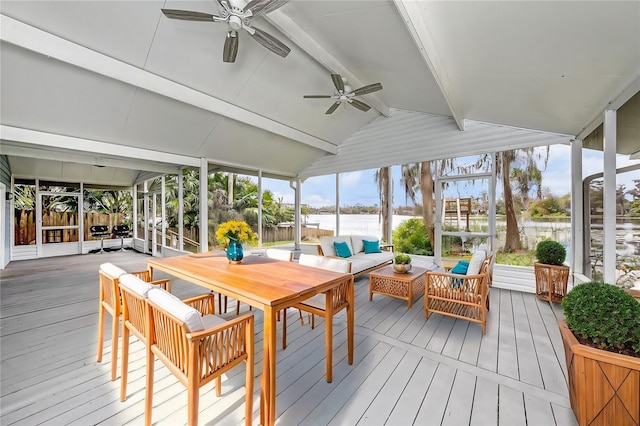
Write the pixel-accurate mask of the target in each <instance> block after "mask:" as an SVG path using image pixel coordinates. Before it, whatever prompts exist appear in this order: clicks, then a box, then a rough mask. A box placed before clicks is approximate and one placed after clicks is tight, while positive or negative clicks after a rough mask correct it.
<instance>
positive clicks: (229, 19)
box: [161, 0, 291, 62]
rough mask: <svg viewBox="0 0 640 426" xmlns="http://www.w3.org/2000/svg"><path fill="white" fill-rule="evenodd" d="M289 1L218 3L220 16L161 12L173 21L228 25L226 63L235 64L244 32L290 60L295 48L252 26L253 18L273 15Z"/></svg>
mask: <svg viewBox="0 0 640 426" xmlns="http://www.w3.org/2000/svg"><path fill="white" fill-rule="evenodd" d="M287 1H289V0H252V1H250V2H249V3H247V4H246V5H245V4H244V3H245V2H244V1H240V0H217V1H216V4H217V6H218V11H219V15H213V14H210V13H203V12H194V11H190V10H178V9H161V10H162V13H163V14H164V15H165V16H166V17H167V18H170V19H180V20H183V21H199V22H226V23H227V25H228V26H229V31H228V32H227V38H226V39H225V42H224V48H223V51H222V60H223V61H224V62H235V60H236V56H237V54H238V31H240V30H241V29H244V30H245V31H246V32H247V33H248V34H249V35H250V36H251V37H252V38H253V39H254V40H255V41H257V42H258V43H260V44H261V45H262V46H264V47H265V48H266V49H269V50H270V51H271V52H273V53H275V54H276V55H278V56H281V57H283V58H284V57H286V56H287V55H288V54H289V52H291V49H290V48H289V47H288V46H287V45H285V44H284V43H282V42H281V41H280V40H278V39H277V38H275V37H274V36H272V35H271V34H269V33H267V32H265V31H263V30H260V29H259V28H256V27H254V26H252V25H251V19H252V18H255V17H258V16H261V15H264V14H266V13H269V12H272V11H274V10H276V9H278V8H279V7H281V6H282V5H284V4H285V3H287Z"/></svg>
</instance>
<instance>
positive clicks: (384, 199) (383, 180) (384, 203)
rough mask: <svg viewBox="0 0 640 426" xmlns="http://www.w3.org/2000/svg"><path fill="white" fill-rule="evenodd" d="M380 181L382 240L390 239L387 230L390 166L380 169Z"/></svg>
mask: <svg viewBox="0 0 640 426" xmlns="http://www.w3.org/2000/svg"><path fill="white" fill-rule="evenodd" d="M379 179H380V181H379V183H378V188H379V191H380V215H381V216H382V240H384V241H388V240H389V238H387V232H388V230H389V197H390V194H389V179H390V176H389V167H383V168H381V169H380V177H379Z"/></svg>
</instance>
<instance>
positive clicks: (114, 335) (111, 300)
mask: <svg viewBox="0 0 640 426" xmlns="http://www.w3.org/2000/svg"><path fill="white" fill-rule="evenodd" d="M127 273H129V272H127V271H125V270H124V269H122V268H119V267H117V266H115V265H114V264H112V263H103V264H102V265H100V269H99V270H98V279H99V282H100V289H99V291H100V294H99V297H98V300H99V304H98V357H97V361H98V362H102V352H103V349H104V322H105V317H106V314H107V313H109V314H110V315H111V380H112V381H113V380H115V379H116V373H117V369H118V334H119V332H118V327H119V323H120V316H121V315H122V299H121V297H120V288H119V287H118V284H119V281H120V277H121V276H123V275H126V274H127ZM130 274H132V275H135V276H137V277H138V278H140V279H141V280H143V281H145V282H150V283H152V284H155V285H159V286H161V287H163V288H166V289H168V290H169V289H170V288H171V281H170V280H168V279H163V280H157V281H151V273H150V272H149V271H138V272H130Z"/></svg>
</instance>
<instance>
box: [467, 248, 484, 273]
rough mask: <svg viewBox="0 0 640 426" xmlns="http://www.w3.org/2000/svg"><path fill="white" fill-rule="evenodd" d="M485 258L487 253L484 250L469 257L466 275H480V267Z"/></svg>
mask: <svg viewBox="0 0 640 426" xmlns="http://www.w3.org/2000/svg"><path fill="white" fill-rule="evenodd" d="M486 257H487V252H486V251H484V250H478V251H476V252H475V253H474V254H473V256H471V260H470V261H469V268H468V269H467V275H478V273H480V268H481V267H482V262H484V259H485V258H486Z"/></svg>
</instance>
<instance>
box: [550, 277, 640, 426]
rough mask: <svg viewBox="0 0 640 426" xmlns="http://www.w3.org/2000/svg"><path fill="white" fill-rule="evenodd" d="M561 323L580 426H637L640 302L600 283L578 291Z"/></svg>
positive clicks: (567, 298)
mask: <svg viewBox="0 0 640 426" xmlns="http://www.w3.org/2000/svg"><path fill="white" fill-rule="evenodd" d="M562 308H563V311H564V316H565V320H564V321H560V332H561V334H562V342H563V344H564V352H565V357H566V360H567V373H568V376H569V377H568V379H569V396H570V400H571V408H572V409H573V412H574V414H575V416H576V419H577V420H578V424H580V425H595V424H611V425H623V424H634V425H635V424H638V419H640V393H639V392H638V388H639V387H640V303H638V301H636V300H635V299H634V298H633V296H631V295H630V294H629V293H626V292H625V291H624V290H623V289H621V288H618V287H616V286H613V285H610V284H605V283H601V282H589V283H585V284H580V285H577V286H576V287H574V288H573V289H572V290H571V291H570V292H569V293H568V294H567V295H566V296H565V297H564V300H563V301H562Z"/></svg>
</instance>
